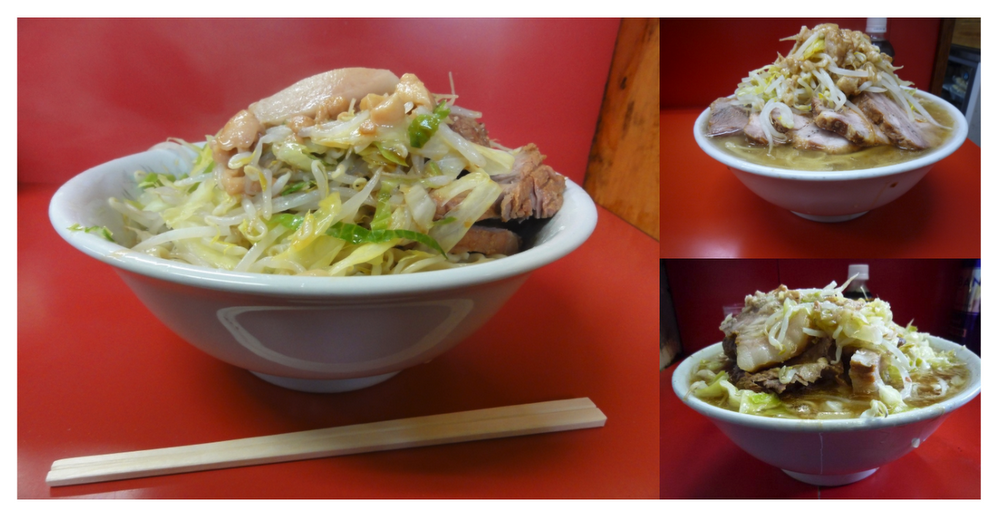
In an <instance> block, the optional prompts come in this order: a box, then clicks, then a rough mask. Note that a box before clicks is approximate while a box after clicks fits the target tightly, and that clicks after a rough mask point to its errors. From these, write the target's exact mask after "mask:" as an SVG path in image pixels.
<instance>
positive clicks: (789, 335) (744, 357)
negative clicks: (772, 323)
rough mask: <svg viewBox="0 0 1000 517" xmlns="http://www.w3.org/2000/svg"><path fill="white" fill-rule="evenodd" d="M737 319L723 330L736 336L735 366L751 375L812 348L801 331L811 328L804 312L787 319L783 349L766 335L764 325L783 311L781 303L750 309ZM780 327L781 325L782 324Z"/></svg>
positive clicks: (724, 323) (797, 312)
mask: <svg viewBox="0 0 1000 517" xmlns="http://www.w3.org/2000/svg"><path fill="white" fill-rule="evenodd" d="M749 309H750V310H747V309H744V311H743V312H741V313H740V314H739V315H737V316H736V317H734V318H731V319H727V320H726V321H724V322H723V327H722V328H723V331H724V332H726V335H727V337H728V336H729V335H730V334H733V335H735V343H736V365H737V366H739V367H740V369H741V370H743V371H745V372H749V373H753V372H756V371H759V370H761V369H763V368H766V367H768V366H773V365H776V364H779V363H782V362H784V361H787V360H788V359H791V358H793V357H795V356H797V355H799V354H801V353H802V352H803V351H805V349H806V347H808V345H809V339H810V336H809V335H808V334H806V333H805V332H803V331H802V329H804V328H806V327H807V326H808V325H809V316H808V315H807V314H806V312H805V311H796V312H795V313H794V314H792V315H791V317H790V318H789V320H788V329H787V330H786V331H785V338H784V340H783V341H780V344H781V347H780V349H779V348H778V347H775V346H773V345H771V342H770V340H769V339H768V336H767V334H765V332H764V323H765V322H766V321H767V319H768V318H769V317H770V316H771V315H772V314H774V312H776V311H778V310H781V305H780V304H778V303H773V304H768V305H765V306H764V307H761V308H755V307H749ZM779 324H780V322H779Z"/></svg>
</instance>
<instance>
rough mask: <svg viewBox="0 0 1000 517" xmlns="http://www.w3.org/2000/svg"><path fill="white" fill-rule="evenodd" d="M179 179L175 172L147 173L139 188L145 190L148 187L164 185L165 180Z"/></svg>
mask: <svg viewBox="0 0 1000 517" xmlns="http://www.w3.org/2000/svg"><path fill="white" fill-rule="evenodd" d="M164 179H166V180H168V181H177V178H176V177H175V176H174V175H173V174H158V173H157V174H147V175H146V177H145V178H143V180H142V181H141V182H139V188H141V189H143V190H145V189H148V188H154V187H162V186H163V185H164V183H163V180H164Z"/></svg>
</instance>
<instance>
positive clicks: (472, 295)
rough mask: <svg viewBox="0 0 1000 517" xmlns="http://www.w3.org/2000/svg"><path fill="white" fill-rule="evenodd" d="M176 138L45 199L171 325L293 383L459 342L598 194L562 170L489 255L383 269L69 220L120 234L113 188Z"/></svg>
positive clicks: (121, 191)
mask: <svg viewBox="0 0 1000 517" xmlns="http://www.w3.org/2000/svg"><path fill="white" fill-rule="evenodd" d="M180 152H183V151H177V150H151V151H147V152H144V153H139V154H135V155H132V156H127V157H124V158H120V159H117V160H114V161H111V162H108V163H105V164H103V165H100V166H97V167H94V168H93V169H90V170H88V171H86V172H83V173H81V174H79V175H78V176H76V177H75V178H73V179H72V180H70V181H69V182H67V183H66V184H65V185H63V186H62V187H61V188H60V189H59V190H58V192H56V194H55V196H53V198H52V201H51V203H50V205H49V218H50V219H51V221H52V225H53V226H54V227H55V229H56V231H57V232H58V233H59V235H61V236H62V237H63V238H64V239H66V241H67V242H69V243H70V244H71V245H72V246H74V247H75V248H77V249H79V250H80V251H82V252H84V253H86V254H87V255H90V256H91V257H94V258H96V259H98V260H101V261H102V262H105V263H107V264H110V265H111V266H114V268H115V271H116V272H117V273H118V274H119V276H121V278H122V279H123V280H124V281H125V283H126V284H128V286H129V287H130V288H131V289H132V290H133V291H134V292H135V294H136V295H137V296H138V297H139V299H140V300H141V301H142V302H143V303H144V304H145V305H146V306H147V307H148V308H149V310H150V311H152V312H153V314H154V315H156V317H158V318H159V319H160V320H161V321H162V322H163V323H164V324H165V325H167V326H168V327H169V328H170V329H172V330H173V331H174V332H176V333H177V334H178V335H179V336H180V337H182V338H183V339H184V340H186V341H188V342H189V343H191V344H192V345H194V346H196V347H198V348H200V349H201V350H203V351H204V352H206V353H208V354H210V355H212V356H214V357H216V358H218V359H220V360H222V361H225V362H227V363H230V364H233V365H236V366H238V367H241V368H245V369H247V370H250V371H251V372H253V373H255V374H256V375H257V376H259V377H261V378H263V379H264V380H267V381H269V382H272V383H274V384H277V385H280V386H284V387H287V388H291V389H296V390H302V391H314V392H338V391H348V390H353V389H360V388H364V387H367V386H371V385H373V384H376V383H378V382H382V381H384V380H386V379H388V378H390V377H392V376H393V375H395V374H396V373H398V372H399V371H400V370H403V369H404V368H408V367H411V366H414V365H418V364H422V363H425V362H427V361H428V360H430V359H432V358H433V357H435V356H437V355H439V354H441V353H443V352H445V351H446V350H448V349H449V348H451V347H453V346H455V345H456V344H458V343H459V342H461V341H462V340H463V339H465V338H466V337H468V336H469V335H470V334H472V333H473V332H474V331H475V330H476V329H478V328H479V327H480V326H482V325H483V324H484V323H485V322H486V321H487V320H489V318H491V317H492V316H493V315H494V314H495V313H496V312H497V311H498V310H499V309H500V307H501V306H503V304H504V303H505V302H506V301H507V299H509V298H510V297H511V296H512V295H513V294H514V292H515V291H517V289H518V288H519V287H520V286H521V284H523V283H524V281H525V280H526V279H527V278H528V275H529V274H530V273H531V272H532V271H534V270H535V269H538V268H539V267H541V266H544V265H546V264H549V263H552V262H554V261H556V260H558V259H560V258H562V257H563V256H565V255H566V254H568V253H570V252H571V251H573V250H574V249H576V248H577V247H579V246H580V245H581V244H583V242H584V241H585V240H587V238H588V237H589V236H590V234H591V232H592V231H593V230H594V227H595V225H596V223H597V210H596V208H595V206H594V203H593V201H592V200H591V199H590V197H589V196H588V195H587V193H586V192H584V191H583V189H581V188H580V187H579V186H577V185H576V184H574V183H572V182H570V181H567V182H566V192H565V197H564V199H565V200H564V204H563V207H562V209H561V210H560V211H559V212H558V213H557V214H556V216H555V217H553V218H552V219H551V220H549V221H547V222H545V223H544V224H543V225H541V226H540V228H539V229H538V231H537V233H535V234H534V235H532V236H529V237H528V238H527V239H526V241H525V242H526V245H528V246H530V247H529V248H528V249H526V250H525V251H523V252H521V253H518V254H516V255H513V256H510V257H507V258H504V259H501V260H496V261H493V262H489V263H485V264H478V265H473V266H468V267H464V268H458V269H453V270H447V271H432V272H422V273H414V274H408V275H393V276H382V277H348V278H317V277H293V276H279V275H265V274H254V273H233V272H228V271H222V270H215V269H209V268H204V267H199V266H192V265H188V264H184V263H181V262H175V261H169V260H163V259H158V258H154V257H150V256H148V255H145V254H143V253H138V252H133V251H131V250H129V249H127V248H125V247H122V246H120V245H118V244H116V243H112V242H109V241H107V240H105V239H102V238H100V237H97V236H95V235H91V234H87V233H84V232H73V231H70V230H69V229H68V228H69V227H70V226H72V225H74V224H80V225H83V226H95V225H104V226H107V227H108V228H109V229H111V231H112V232H113V233H114V234H115V235H124V229H123V226H122V218H121V216H120V215H119V214H117V213H116V212H115V211H113V210H112V209H111V208H110V207H109V206H108V198H111V197H117V198H121V197H123V196H125V195H135V194H136V191H137V189H136V186H135V182H134V180H133V173H134V172H135V171H136V170H139V169H146V170H153V171H168V172H180V169H181V168H182V165H181V162H182V161H183V160H182V159H181V155H180V154H178V153H180Z"/></svg>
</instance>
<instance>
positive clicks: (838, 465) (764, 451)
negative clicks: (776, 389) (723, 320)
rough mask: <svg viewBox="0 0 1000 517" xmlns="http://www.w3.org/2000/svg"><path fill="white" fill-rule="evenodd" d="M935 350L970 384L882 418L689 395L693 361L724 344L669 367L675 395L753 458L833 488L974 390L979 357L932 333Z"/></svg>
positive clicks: (919, 437)
mask: <svg viewBox="0 0 1000 517" xmlns="http://www.w3.org/2000/svg"><path fill="white" fill-rule="evenodd" d="M930 344H931V346H932V347H934V348H935V349H937V350H954V351H955V355H956V357H957V358H958V359H960V360H961V361H963V362H964V363H965V364H966V366H967V367H968V369H969V376H970V377H969V382H967V383H966V384H965V386H964V387H963V388H962V389H961V391H960V392H958V393H956V394H955V395H953V396H952V397H951V398H948V399H946V400H943V401H941V402H938V403H935V404H932V405H930V406H927V407H924V408H918V409H912V410H910V411H906V412H903V413H897V414H893V415H889V416H887V417H884V418H851V419H840V420H798V419H786V418H774V417H766V416H758V415H748V414H743V413H739V412H737V411H732V410H729V409H723V408H720V407H717V406H714V405H712V404H710V403H708V402H705V401H703V400H701V399H699V398H697V397H695V396H694V395H693V394H689V393H688V387H689V386H690V380H691V376H692V375H693V374H694V373H695V370H696V369H697V367H698V364H699V363H700V362H701V361H702V360H704V359H708V358H710V357H714V356H716V355H718V354H721V353H722V343H716V344H715V345H712V346H710V347H708V348H705V349H702V350H699V351H698V352H696V353H694V354H693V355H691V356H690V357H688V358H687V359H685V360H684V361H683V362H682V363H681V364H680V365H678V366H677V369H676V370H675V371H674V374H673V377H672V378H671V382H672V384H673V388H674V393H676V394H677V396H678V397H680V399H681V400H682V401H683V402H684V403H685V404H687V406H688V407H690V408H691V409H693V410H695V411H697V412H698V413H701V414H702V415H704V416H706V417H708V419H709V420H711V421H712V423H713V424H715V425H716V427H718V428H719V430H721V431H722V433H723V434H725V435H726V436H727V437H728V438H729V439H730V440H732V441H733V442H734V443H735V444H736V445H737V446H739V447H740V448H741V449H743V450H744V451H746V452H747V453H749V454H750V455H751V456H753V457H755V458H757V459H759V460H761V461H763V462H764V463H767V464H769V465H772V466H775V467H778V468H780V469H782V470H783V471H784V472H785V473H786V474H788V475H789V476H791V477H793V478H795V479H797V480H799V481H802V482H805V483H810V484H813V485H820V486H836V485H846V484H849V483H854V482H855V481H860V480H862V479H864V478H866V477H868V476H870V475H872V474H874V473H875V471H876V470H878V468H879V467H881V466H882V465H885V464H887V463H889V462H891V461H895V460H897V459H899V458H901V457H903V456H904V455H906V454H907V453H909V452H911V451H913V450H915V449H916V448H918V447H919V446H920V444H922V443H924V442H925V441H927V439H928V438H930V436H931V435H932V434H933V433H934V431H935V430H937V428H938V427H939V426H940V425H941V424H942V423H943V422H944V420H945V419H946V418H947V417H948V414H950V413H951V412H952V411H955V410H956V409H958V408H960V407H962V406H963V405H964V404H966V403H967V402H969V401H970V400H972V399H974V398H975V397H976V395H978V394H979V390H980V361H979V357H978V356H977V355H976V354H974V353H972V352H970V351H969V350H968V349H966V348H965V347H963V346H961V345H958V344H955V343H952V342H950V341H946V340H944V339H940V338H936V337H931V338H930Z"/></svg>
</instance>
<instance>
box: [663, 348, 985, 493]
mask: <svg viewBox="0 0 1000 517" xmlns="http://www.w3.org/2000/svg"><path fill="white" fill-rule="evenodd" d="M676 369H677V365H676V364H675V365H673V366H670V367H668V368H667V369H665V370H663V371H662V372H660V429H661V434H660V497H662V498H665V499H701V498H714V499H723V498H733V499H782V498H791V499H967V498H968V499H978V498H980V489H979V487H980V482H981V467H980V438H981V436H980V424H981V421H980V400H981V399H982V397H981V396H980V397H976V398H975V399H973V400H972V401H971V402H969V403H968V404H966V405H965V406H963V407H962V408H960V409H958V410H956V411H955V412H954V413H952V414H951V415H950V416H949V417H948V419H947V420H945V422H944V423H943V424H941V427H939V428H938V430H937V431H935V433H934V434H933V435H932V436H931V437H930V439H928V440H927V441H926V442H924V443H922V444H921V445H920V447H919V448H918V449H917V450H915V451H913V452H911V453H909V454H907V455H906V456H903V457H902V458H900V459H898V460H896V461H894V462H892V463H890V464H888V465H885V466H883V467H881V468H880V469H879V470H878V471H877V472H875V474H873V475H872V476H871V477H869V478H867V479H863V480H861V481H859V482H857V483H854V484H850V485H845V486H839V487H824V488H819V487H816V486H813V485H809V484H806V483H802V482H800V481H796V480H794V479H792V478H791V477H789V476H788V475H786V474H785V473H784V472H782V471H781V470H780V469H778V468H777V467H772V466H770V465H768V464H766V463H764V462H762V461H760V460H758V459H757V458H754V457H753V456H750V455H749V454H747V453H746V452H744V451H743V450H742V449H740V448H739V447H737V446H736V444H734V443H733V442H732V441H730V440H729V438H727V437H726V436H725V435H724V434H722V432H721V431H719V429H718V428H716V427H715V424H713V423H712V422H711V421H710V420H709V419H707V418H705V417H704V416H702V415H700V414H698V413H696V412H695V411H694V410H693V409H691V408H689V407H687V406H686V405H685V404H684V403H683V402H681V400H680V399H679V398H677V396H676V395H675V394H674V391H673V388H672V387H671V385H670V378H671V376H673V373H674V370H676ZM731 473H738V474H739V475H738V476H735V477H729V474H731ZM723 480H725V481H723Z"/></svg>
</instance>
